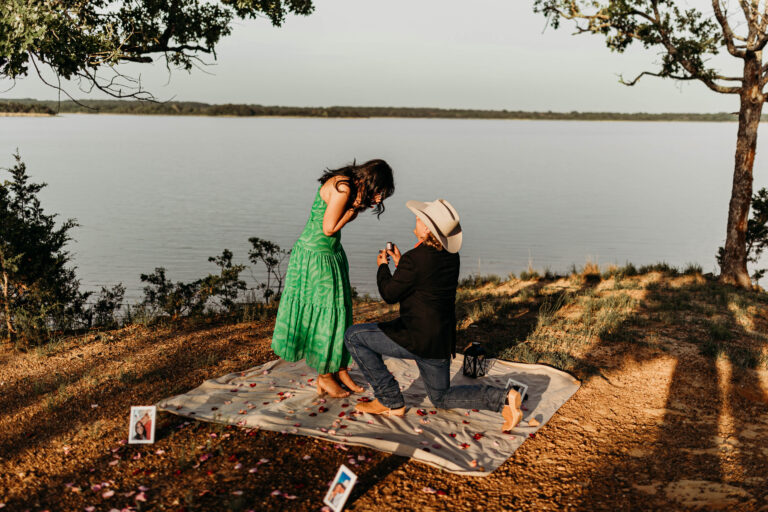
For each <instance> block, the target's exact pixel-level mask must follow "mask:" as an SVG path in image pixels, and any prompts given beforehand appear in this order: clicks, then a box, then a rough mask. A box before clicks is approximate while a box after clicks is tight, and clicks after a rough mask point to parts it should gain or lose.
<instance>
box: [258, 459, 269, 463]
mask: <svg viewBox="0 0 768 512" xmlns="http://www.w3.org/2000/svg"><path fill="white" fill-rule="evenodd" d="M267 462H269V459H259V464H266V463H267Z"/></svg>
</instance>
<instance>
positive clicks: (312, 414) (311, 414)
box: [309, 412, 317, 416]
mask: <svg viewBox="0 0 768 512" xmlns="http://www.w3.org/2000/svg"><path fill="white" fill-rule="evenodd" d="M309 415H310V416H317V413H316V412H311V413H309Z"/></svg>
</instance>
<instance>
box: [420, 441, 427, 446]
mask: <svg viewBox="0 0 768 512" xmlns="http://www.w3.org/2000/svg"><path fill="white" fill-rule="evenodd" d="M421 444H423V445H425V446H426V445H428V444H429V441H422V442H421Z"/></svg>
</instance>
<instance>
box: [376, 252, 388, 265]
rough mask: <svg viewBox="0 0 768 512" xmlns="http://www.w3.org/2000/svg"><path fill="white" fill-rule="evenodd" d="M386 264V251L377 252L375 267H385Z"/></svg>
mask: <svg viewBox="0 0 768 512" xmlns="http://www.w3.org/2000/svg"><path fill="white" fill-rule="evenodd" d="M387 263H388V262H387V251H384V250H381V251H379V256H378V257H377V258H376V264H377V265H386V264H387Z"/></svg>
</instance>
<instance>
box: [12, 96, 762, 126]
mask: <svg viewBox="0 0 768 512" xmlns="http://www.w3.org/2000/svg"><path fill="white" fill-rule="evenodd" d="M0 112H10V113H24V112H28V113H45V114H50V115H56V114H57V113H62V114H130V115H170V116H233V117H271V116H273V117H328V118H344V117H349V118H367V117H397V118H438V119H509V120H551V121H564V120H566V121H567V120H574V121H701V122H736V121H738V115H737V114H736V113H728V112H716V113H691V112H689V113H674V112H666V113H655V114H654V113H647V112H580V111H576V110H573V111H570V112H553V111H526V110H506V109H502V110H482V109H446V108H430V107H354V106H350V107H341V106H334V107H285V106H265V105H248V104H241V103H226V104H210V103H203V102H197V101H169V102H147V101H141V102H139V101H126V100H78V101H72V100H67V101H62V102H58V101H53V100H34V99H18V100H0ZM762 120H763V121H768V114H766V115H764V116H763V119H762Z"/></svg>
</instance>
